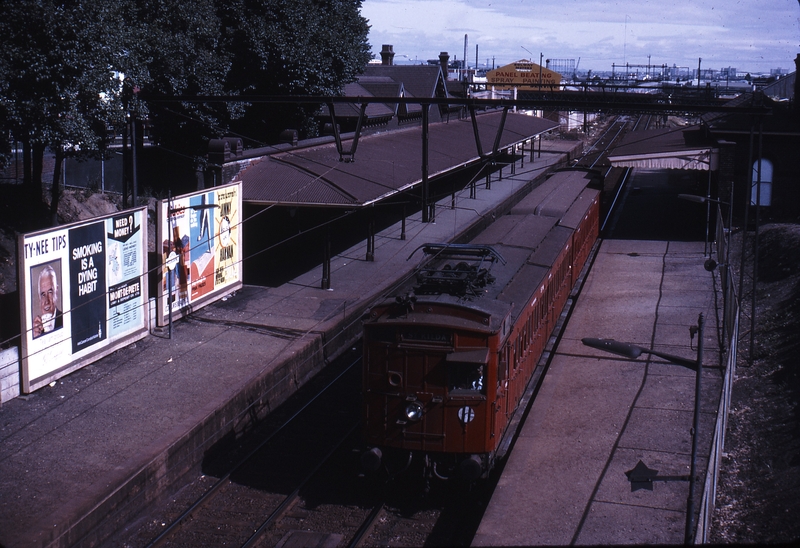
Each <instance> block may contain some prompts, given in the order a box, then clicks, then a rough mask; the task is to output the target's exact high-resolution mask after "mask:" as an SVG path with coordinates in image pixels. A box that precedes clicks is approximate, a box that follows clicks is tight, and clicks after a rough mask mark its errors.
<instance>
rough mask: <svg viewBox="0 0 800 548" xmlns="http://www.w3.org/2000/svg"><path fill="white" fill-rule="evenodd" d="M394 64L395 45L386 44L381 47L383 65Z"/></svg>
mask: <svg viewBox="0 0 800 548" xmlns="http://www.w3.org/2000/svg"><path fill="white" fill-rule="evenodd" d="M393 64H394V46H392V45H391V44H384V45H383V46H382V49H381V65H393Z"/></svg>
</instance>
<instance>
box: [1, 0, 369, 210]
mask: <svg viewBox="0 0 800 548" xmlns="http://www.w3.org/2000/svg"><path fill="white" fill-rule="evenodd" d="M360 6H361V0H196V1H195V2H183V1H182V0H60V1H59V0H18V1H17V2H13V3H12V2H0V47H2V51H3V56H0V128H2V129H3V130H4V131H5V130H8V131H10V132H11V134H12V135H13V137H14V139H17V140H19V141H21V142H22V143H23V148H24V151H25V152H24V156H25V159H26V160H25V165H26V173H27V175H26V177H25V179H26V181H27V182H29V183H31V184H30V186H31V188H32V189H33V192H34V194H35V195H37V194H38V195H39V196H41V192H42V183H41V173H42V162H43V156H44V151H45V149H48V148H49V149H50V150H51V151H52V152H53V153H54V155H55V159H56V163H55V165H56V168H55V170H54V177H53V183H54V184H53V198H52V200H51V210H52V213H53V222H56V220H55V212H56V211H57V208H58V192H59V184H58V183H59V180H60V177H61V164H62V162H63V159H64V157H65V155H92V154H95V155H97V154H102V153H103V150H104V146H105V136H106V133H107V130H106V128H107V127H108V126H111V125H113V126H121V125H122V124H124V123H125V121H126V116H127V115H129V114H132V115H133V116H134V117H136V118H138V119H140V120H143V119H145V118H147V119H149V121H150V122H151V126H152V137H153V138H154V140H155V141H156V142H157V143H158V144H160V145H161V146H162V147H164V148H166V149H168V150H171V151H172V152H174V153H176V155H177V156H176V159H179V158H186V159H188V160H194V161H197V160H198V159H199V158H200V157H201V156H202V155H204V154H205V152H206V150H207V142H208V139H210V138H212V137H216V136H220V135H222V134H224V133H226V132H227V131H228V130H229V128H230V127H232V126H234V127H235V128H237V129H238V130H239V131H240V132H242V133H243V134H245V135H249V136H255V138H256V139H259V140H264V141H271V140H273V139H274V138H275V137H276V136H277V135H278V133H279V132H280V131H281V130H283V129H285V128H288V127H294V128H297V129H300V130H303V132H304V133H305V134H307V135H313V134H314V129H313V127H311V124H310V123H309V122H308V120H310V119H311V115H312V114H313V112H314V111H315V110H316V108H317V107H316V106H314V105H300V106H291V105H280V106H277V107H276V106H274V105H272V106H269V105H265V104H263V103H261V104H259V103H251V104H248V103H245V102H243V103H239V104H231V103H227V104H226V103H222V102H220V103H210V104H197V103H194V102H184V103H176V102H169V103H167V102H163V101H156V100H155V96H157V95H163V96H174V95H201V96H209V95H218V94H234V95H235V94H241V95H242V96H243V98H244V96H246V95H335V94H337V93H339V90H340V89H341V87H342V85H343V84H344V83H346V82H349V81H352V80H354V79H355V76H356V75H357V73H358V72H359V71H360V70H361V68H362V67H363V66H364V64H365V63H366V62H367V61H368V60H369V57H370V54H369V47H368V44H367V42H366V38H367V31H368V28H369V27H368V26H367V22H366V20H365V19H364V18H362V17H361V16H360V14H359V9H360ZM148 94H150V95H148ZM145 97H151V98H153V100H146V99H143V98H145ZM4 135H5V133H4ZM0 145H2V143H0ZM3 148H6V147H5V146H4V147H3Z"/></svg>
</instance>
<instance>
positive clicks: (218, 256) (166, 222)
mask: <svg viewBox="0 0 800 548" xmlns="http://www.w3.org/2000/svg"><path fill="white" fill-rule="evenodd" d="M156 209H157V217H156V223H157V225H156V248H157V249H156V251H157V252H156V255H157V256H158V259H157V262H158V264H157V265H156V268H157V270H158V273H159V275H158V291H157V294H156V325H157V326H158V327H165V326H167V325H168V324H169V322H170V313H171V316H172V317H171V319H172V320H177V319H180V318H182V317H184V316H186V315H188V314H190V313H191V312H194V311H196V310H198V309H200V308H202V307H204V306H206V305H208V304H211V303H212V302H214V301H216V300H219V299H220V298H222V297H224V296H226V295H229V294H230V293H232V292H234V291H237V290H239V289H240V288H241V287H242V285H243V282H242V249H243V248H242V240H241V235H242V230H241V222H242V183H241V182H240V181H237V182H234V183H230V184H226V185H220V186H216V187H212V188H209V189H204V190H199V191H196V192H192V193H189V194H182V195H180V196H175V197H171V198H169V199H167V200H159V201H158V204H157V207H156ZM193 244H195V245H193ZM170 300H171V301H172V306H170Z"/></svg>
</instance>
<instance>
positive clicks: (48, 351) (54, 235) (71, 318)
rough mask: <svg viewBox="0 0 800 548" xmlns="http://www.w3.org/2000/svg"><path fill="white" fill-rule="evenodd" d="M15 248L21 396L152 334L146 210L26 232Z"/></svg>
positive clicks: (119, 213) (127, 211)
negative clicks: (19, 325) (18, 292)
mask: <svg viewBox="0 0 800 548" xmlns="http://www.w3.org/2000/svg"><path fill="white" fill-rule="evenodd" d="M18 249H19V255H20V257H19V259H18V264H19V280H20V283H19V287H20V306H21V309H22V310H21V314H20V318H21V322H22V325H21V333H22V357H21V365H22V383H21V389H22V391H23V392H25V393H30V392H32V391H34V390H36V389H37V388H41V387H42V386H44V385H45V384H48V383H50V382H52V381H54V380H56V379H58V378H59V377H62V376H64V375H66V374H68V373H70V372H72V371H74V370H76V369H78V368H80V367H83V366H84V365H86V364H88V363H91V362H93V361H95V360H97V359H99V358H101V357H102V356H105V355H107V354H109V353H111V352H113V351H115V350H117V349H119V348H121V347H122V346H124V345H127V344H129V343H131V342H133V341H135V340H138V339H141V338H142V337H144V336H145V335H147V333H148V324H147V321H148V313H147V283H146V282H147V277H146V273H147V209H146V208H139V209H130V210H126V211H121V212H118V213H115V214H113V215H109V216H104V217H96V218H94V219H90V220H87V221H80V222H77V223H72V224H69V225H64V226H60V227H58V228H55V229H48V230H42V231H38V232H32V233H29V234H22V235H20V237H19V247H18Z"/></svg>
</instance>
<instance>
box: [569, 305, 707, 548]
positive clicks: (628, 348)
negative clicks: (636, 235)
mask: <svg viewBox="0 0 800 548" xmlns="http://www.w3.org/2000/svg"><path fill="white" fill-rule="evenodd" d="M704 327H705V320H704V319H703V315H702V314H700V316H699V317H698V319H697V332H698V335H699V338H698V341H697V359H696V360H689V359H687V358H682V357H680V356H673V355H671V354H666V353H664V352H658V351H656V350H649V349H647V348H642V347H641V346H636V345H635V344H630V343H624V342H619V341H615V340H613V339H594V338H584V339H581V342H582V343H583V344H585V345H586V346H589V347H591V348H596V349H597V350H603V351H605V352H610V353H612V354H617V355H620V356H625V357H626V358H630V359H636V358H638V357H639V356H641V355H642V354H651V355H653V356H658V357H659V358H663V359H665V360H667V361H668V362H670V363H673V364H675V365H680V366H682V367H687V368H689V369H692V370H693V371H695V383H694V417H693V420H692V432H691V433H692V456H691V463H690V470H689V496H688V498H687V499H686V527H685V530H684V536H683V541H684V543H685V544H692V534H693V532H694V526H695V523H694V495H695V486H696V483H697V442H698V435H697V432H698V429H699V426H700V383H701V379H702V373H703V330H704Z"/></svg>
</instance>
